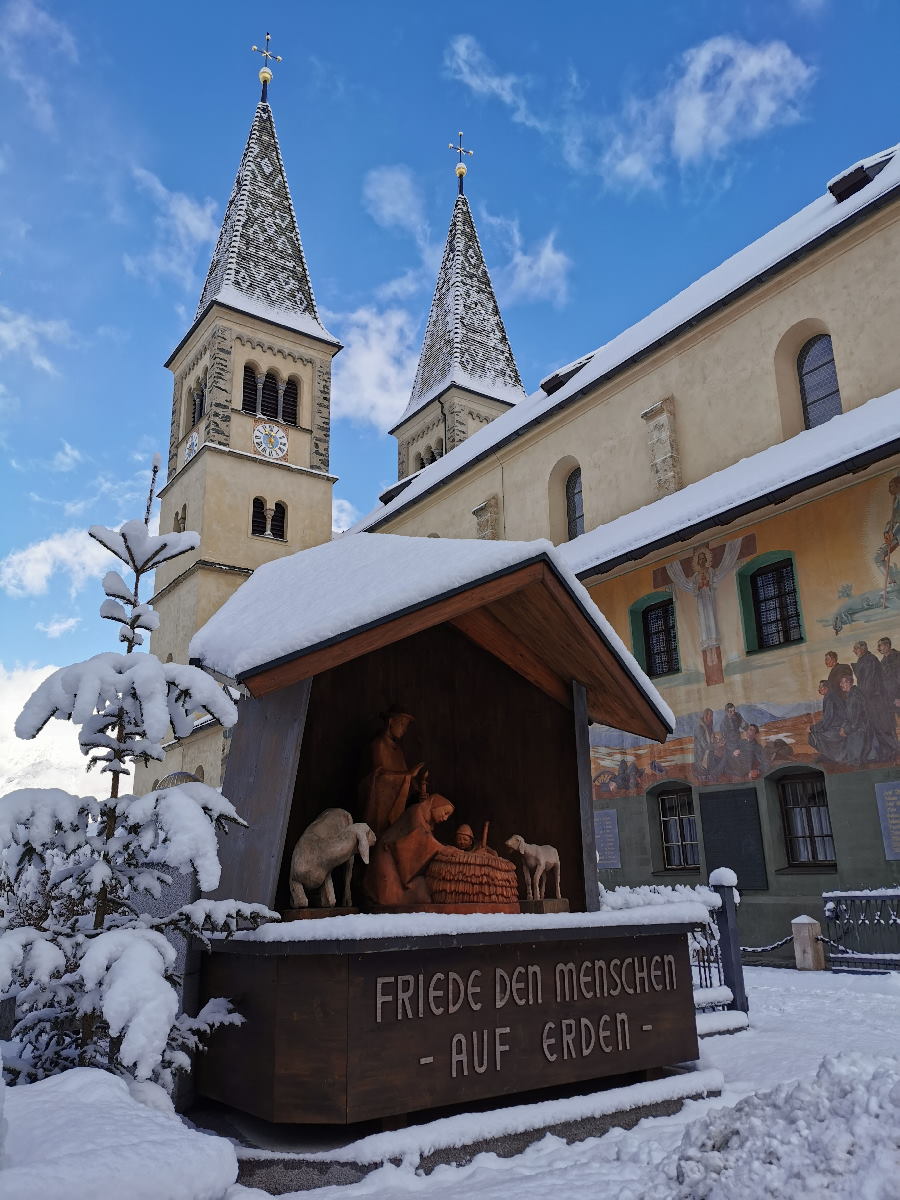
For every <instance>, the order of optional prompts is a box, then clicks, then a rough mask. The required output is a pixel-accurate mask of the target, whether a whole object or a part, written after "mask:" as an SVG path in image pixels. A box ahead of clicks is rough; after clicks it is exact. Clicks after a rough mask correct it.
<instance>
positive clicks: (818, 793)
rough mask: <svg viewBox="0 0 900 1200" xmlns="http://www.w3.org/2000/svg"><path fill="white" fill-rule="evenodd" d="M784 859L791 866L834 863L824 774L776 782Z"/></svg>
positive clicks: (790, 776) (794, 777)
mask: <svg viewBox="0 0 900 1200" xmlns="http://www.w3.org/2000/svg"><path fill="white" fill-rule="evenodd" d="M778 799H779V801H780V802H781V817H782V821H783V822H784V842H785V849H786V851H787V860H788V862H789V863H790V864H791V865H792V866H793V865H802V864H804V863H833V862H834V837H833V836H832V832H831V817H830V815H829V813H828V798H827V796H826V794H825V780H824V777H823V776H822V775H820V774H818V773H815V774H810V775H800V776H798V775H788V776H786V777H785V778H783V779H780V780H779V782H778Z"/></svg>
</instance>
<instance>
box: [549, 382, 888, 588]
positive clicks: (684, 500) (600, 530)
mask: <svg viewBox="0 0 900 1200" xmlns="http://www.w3.org/2000/svg"><path fill="white" fill-rule="evenodd" d="M892 442H893V443H894V444H895V447H896V446H897V444H898V443H900V389H898V390H897V391H893V392H888V394H887V395H886V396H879V397H878V398H877V399H875V400H869V401H868V403H867V404H862V405H860V406H859V408H853V409H851V410H850V411H849V412H846V413H842V414H841V415H840V416H837V417H832V419H831V420H830V421H826V423H825V424H824V425H818V426H816V427H815V428H814V429H805V430H804V431H803V433H798V434H797V435H796V436H795V437H792V438H788V440H787V441H786V442H779V443H778V444H777V445H774V446H769V447H768V449H766V450H761V451H760V452H759V453H758V454H753V455H751V456H750V457H749V458H743V459H741V461H740V462H736V463H733V464H732V465H731V466H730V467H725V468H724V470H721V471H716V472H715V474H713V475H707V476H706V478H705V479H699V480H698V481H697V482H696V483H690V484H688V485H687V487H683V488H681V490H680V491H677V492H673V493H672V494H671V495H670V496H663V497H662V499H660V500H656V501H654V503H653V504H648V505H646V506H645V507H644V508H639V509H635V511H634V512H629V513H625V514H624V515H623V516H621V517H617V518H616V520H614V521H609V522H607V524H606V525H599V526H598V527H597V528H596V529H591V530H589V531H588V532H587V533H583V534H582V535H581V536H580V537H577V538H574V539H573V540H572V541H571V542H567V543H566V544H565V545H564V546H560V548H559V553H560V555H561V557H562V558H563V560H564V561H565V562H566V563H568V565H569V566H570V567H571V569H572V570H573V571H574V572H575V573H576V574H578V575H586V574H588V573H589V572H590V571H592V570H597V571H599V570H609V569H611V568H612V567H613V566H614V565H615V564H616V563H617V562H618V561H622V560H626V559H628V558H632V557H633V558H635V559H636V558H640V557H643V555H644V554H646V553H648V552H649V551H650V550H651V549H653V547H654V545H655V544H656V543H662V544H664V543H665V541H666V539H670V538H675V537H678V535H680V534H682V533H683V532H684V531H685V530H689V529H690V528H691V527H692V526H697V525H702V524H703V523H704V522H707V521H710V520H711V519H713V518H715V517H716V516H719V515H722V516H727V514H728V513H730V512H732V511H733V510H734V509H737V508H740V507H741V506H743V505H747V504H752V503H753V502H754V501H757V500H762V501H763V502H764V503H765V502H766V501H771V500H772V499H774V498H776V495H777V493H778V491H779V489H781V488H785V487H789V488H791V490H796V491H800V490H803V489H804V488H805V487H809V486H814V482H815V477H816V476H817V475H819V474H820V473H822V472H827V471H828V470H829V468H835V467H839V466H842V465H844V464H847V462H848V460H852V459H856V458H859V457H860V456H864V455H866V454H868V453H869V452H871V451H873V450H876V449H878V448H879V447H887V446H889V445H890V443H892Z"/></svg>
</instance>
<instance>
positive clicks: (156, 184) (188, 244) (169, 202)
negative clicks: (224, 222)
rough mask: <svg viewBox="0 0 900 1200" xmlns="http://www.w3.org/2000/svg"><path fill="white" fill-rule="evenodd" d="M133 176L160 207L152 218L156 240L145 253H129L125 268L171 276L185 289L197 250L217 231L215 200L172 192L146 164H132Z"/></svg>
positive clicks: (153, 276) (191, 281)
mask: <svg viewBox="0 0 900 1200" xmlns="http://www.w3.org/2000/svg"><path fill="white" fill-rule="evenodd" d="M132 175H133V177H134V179H135V181H136V183H137V184H138V187H139V188H140V189H141V190H142V191H144V192H146V193H147V195H148V196H149V197H150V199H151V200H152V201H153V204H154V206H155V208H156V210H157V212H156V216H155V217H154V219H153V225H154V229H155V230H156V240H155V242H154V244H153V245H152V246H151V247H150V249H149V250H148V251H147V253H146V254H139V255H128V254H126V255H125V256H124V263H125V269H126V270H127V271H128V272H129V273H130V274H132V275H139V276H142V277H149V278H151V279H156V280H159V279H166V278H168V279H173V280H175V282H176V283H178V284H180V285H181V286H182V287H184V288H189V287H192V286H193V284H194V262H195V259H196V256H197V251H198V250H199V249H200V248H201V246H204V245H208V244H209V243H210V242H213V241H214V240H215V237H216V234H217V233H218V229H217V226H216V221H215V215H216V203H215V201H214V200H210V199H209V197H207V198H206V199H205V200H203V201H197V200H193V199H192V198H191V197H190V196H187V195H185V193H184V192H170V191H169V189H168V188H167V187H165V185H164V184H163V183H162V181H161V180H160V179H159V178H158V177H157V176H156V175H154V174H153V172H152V171H147V170H145V169H144V168H143V167H133V168H132Z"/></svg>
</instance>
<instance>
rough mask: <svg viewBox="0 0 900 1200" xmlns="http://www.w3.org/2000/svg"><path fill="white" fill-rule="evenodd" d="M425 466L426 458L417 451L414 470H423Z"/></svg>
mask: <svg viewBox="0 0 900 1200" xmlns="http://www.w3.org/2000/svg"><path fill="white" fill-rule="evenodd" d="M424 466H425V460H424V459H423V458H422V455H421V454H419V453H418V452H417V453H416V456H415V458H414V459H413V470H414V471H421V470H422V468H423V467H424Z"/></svg>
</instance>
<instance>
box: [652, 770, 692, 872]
mask: <svg viewBox="0 0 900 1200" xmlns="http://www.w3.org/2000/svg"><path fill="white" fill-rule="evenodd" d="M657 803H658V804H659V829H660V834H661V837H662V850H663V863H664V864H665V868H666V870H667V871H677V870H682V871H683V870H690V869H692V868H693V869H694V870H696V868H697V867H698V866H699V865H700V839H699V838H698V836H697V818H696V817H695V816H694V798H693V796H692V795H691V790H690V788H678V789H677V790H672V791H668V792H660V793H659V795H658V796H657Z"/></svg>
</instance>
